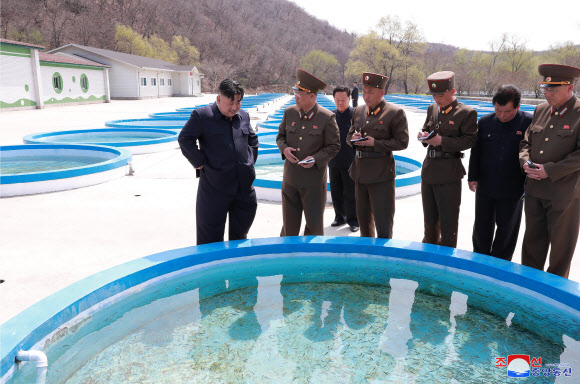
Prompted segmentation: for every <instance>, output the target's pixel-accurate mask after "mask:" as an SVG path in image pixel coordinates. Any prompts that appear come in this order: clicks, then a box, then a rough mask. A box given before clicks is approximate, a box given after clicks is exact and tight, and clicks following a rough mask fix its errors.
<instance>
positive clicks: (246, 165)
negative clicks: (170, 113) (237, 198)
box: [178, 103, 258, 195]
mask: <svg viewBox="0 0 580 384" xmlns="http://www.w3.org/2000/svg"><path fill="white" fill-rule="evenodd" d="M178 140H179V146H180V147H181V152H182V153H183V155H184V156H185V157H186V158H187V160H189V162H190V163H191V164H192V165H193V166H194V167H195V168H199V167H200V166H202V165H203V169H202V170H201V182H204V183H208V184H209V185H211V186H212V187H213V188H214V189H216V190H218V191H221V192H224V193H226V194H229V195H234V194H236V193H238V192H249V191H251V190H252V183H253V182H254V179H255V178H256V172H255V170H254V164H255V163H256V159H257V158H258V137H257V136H256V133H255V132H254V131H253V130H252V127H251V126H250V116H249V115H248V113H247V112H246V111H244V110H240V111H239V112H238V113H237V114H236V115H235V116H234V117H233V118H232V121H231V122H229V121H228V120H227V119H226V118H225V116H224V115H222V113H221V112H220V110H219V108H218V107H217V104H216V103H213V104H212V105H208V106H206V107H203V108H199V109H196V110H194V111H193V112H192V113H191V117H190V118H189V120H188V121H187V123H185V125H184V126H183V129H182V130H181V132H180V133H179V139H178ZM198 142H199V147H198V145H197V144H198Z"/></svg>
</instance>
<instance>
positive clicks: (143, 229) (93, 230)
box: [0, 95, 580, 324]
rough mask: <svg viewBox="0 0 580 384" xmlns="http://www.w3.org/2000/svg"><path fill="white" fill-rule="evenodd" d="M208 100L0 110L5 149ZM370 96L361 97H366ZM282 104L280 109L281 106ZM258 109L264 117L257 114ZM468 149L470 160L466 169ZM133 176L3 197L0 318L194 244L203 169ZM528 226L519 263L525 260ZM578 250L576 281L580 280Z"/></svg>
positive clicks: (409, 203) (267, 208)
mask: <svg viewBox="0 0 580 384" xmlns="http://www.w3.org/2000/svg"><path fill="white" fill-rule="evenodd" d="M213 100H215V96H214V95H205V96H203V97H200V98H164V99H151V100H140V101H127V100H123V101H120V100H119V101H117V100H113V101H112V102H111V103H110V104H88V105H79V106H63V107H54V108H47V109H44V110H24V111H11V112H3V113H0V145H14V144H22V137H23V136H25V135H27V134H31V133H37V132H47V131H55V130H68V129H83V128H84V129H88V128H102V127H104V123H105V122H106V121H108V120H116V119H129V118H144V117H147V115H148V114H149V113H153V112H169V111H174V110H175V109H176V108H180V107H187V106H193V105H196V104H201V103H206V102H211V101H213ZM361 101H362V100H361ZM277 107H278V106H273V107H272V109H275V108H277ZM406 112H407V118H408V120H409V133H410V136H411V142H410V144H409V148H408V149H407V150H405V151H402V152H399V153H400V154H402V155H404V156H407V157H411V158H415V159H418V160H422V159H423V157H424V153H425V150H424V148H423V147H422V146H421V145H420V144H419V143H418V142H417V141H416V140H414V139H413V138H414V137H415V136H416V133H417V132H418V131H419V129H420V128H421V127H422V125H423V122H424V119H425V115H424V112H418V111H414V110H406ZM254 115H255V114H254ZM261 116H263V114H261ZM468 156H469V153H467V158H465V159H464V165H465V166H467V164H468V161H469V158H468ZM133 166H134V169H135V175H134V176H127V177H123V178H121V179H117V180H113V181H110V182H107V183H104V184H100V185H96V186H91V187H86V188H80V189H76V190H71V191H62V192H55V193H49V194H41V195H32V196H21V197H11V198H3V199H0V280H5V282H4V283H2V284H0V308H1V310H0V324H2V323H4V322H5V321H6V320H8V319H10V318H11V317H13V316H15V315H16V314H18V313H19V312H21V311H22V310H24V309H26V308H28V307H29V306H31V305H33V304H34V303H36V302H37V301H39V300H41V299H42V298H44V297H46V296H48V295H50V294H52V293H54V292H56V291H58V290H60V289H62V288H64V287H66V286H68V285H70V284H71V283H73V282H75V281H77V280H80V279H83V278H85V277H87V276H89V275H91V274H93V273H96V272H99V271H102V270H104V269H107V268H110V267H113V266H115V265H118V264H121V263H124V262H126V261H129V260H133V259H135V258H140V257H144V256H147V255H151V254H153V253H157V252H162V251H166V250H170V249H175V248H182V247H187V246H191V245H195V194H196V188H197V180H196V179H195V172H194V170H193V168H192V167H191V165H190V164H189V163H188V162H187V160H186V159H185V158H184V157H183V156H182V155H181V152H180V151H179V149H174V150H170V151H166V152H161V153H155V154H146V155H136V156H134V157H133ZM464 180H465V182H464V187H463V194H462V205H461V214H460V219H459V224H460V225H459V242H458V248H460V249H465V250H472V244H471V231H472V226H473V218H474V200H475V198H474V194H473V193H472V192H471V191H469V189H468V188H467V181H466V179H464ZM422 216H423V212H422V206H421V196H420V195H419V194H418V195H414V196H410V197H405V198H400V199H397V201H396V214H395V224H394V238H396V239H400V240H408V241H417V242H420V241H421V239H422V237H423V224H422ZM333 219H334V211H333V209H332V206H330V205H328V206H327V208H326V211H325V217H324V220H325V223H326V227H325V234H326V235H328V236H359V233H351V232H350V230H349V228H348V226H343V227H340V228H338V229H337V228H332V227H330V223H331V222H332V220H333ZM281 225H282V207H281V205H280V203H273V202H267V201H260V202H259V205H258V212H257V215H256V220H255V221H254V225H253V226H252V229H251V230H250V233H249V237H250V238H260V237H271V236H279V233H280V228H281ZM523 231H524V225H523V224H522V227H521V230H520V237H519V241H518V246H517V248H516V252H515V255H514V260H513V261H514V262H516V263H519V262H520V253H521V240H522V237H523ZM578 253H579V252H578V250H576V252H575V256H576V257H575V260H574V263H573V266H572V270H571V273H570V278H571V279H572V280H575V281H580V257H579V256H578Z"/></svg>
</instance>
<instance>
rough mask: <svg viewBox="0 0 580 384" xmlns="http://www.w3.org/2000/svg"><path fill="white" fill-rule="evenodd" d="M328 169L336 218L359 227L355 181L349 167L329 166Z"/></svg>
mask: <svg viewBox="0 0 580 384" xmlns="http://www.w3.org/2000/svg"><path fill="white" fill-rule="evenodd" d="M328 170H329V176H330V196H332V206H333V207H334V217H335V220H336V221H338V222H346V223H348V225H355V226H357V227H358V220H357V218H356V199H355V192H354V181H353V180H352V179H351V178H350V175H349V174H348V168H333V167H329V168H328Z"/></svg>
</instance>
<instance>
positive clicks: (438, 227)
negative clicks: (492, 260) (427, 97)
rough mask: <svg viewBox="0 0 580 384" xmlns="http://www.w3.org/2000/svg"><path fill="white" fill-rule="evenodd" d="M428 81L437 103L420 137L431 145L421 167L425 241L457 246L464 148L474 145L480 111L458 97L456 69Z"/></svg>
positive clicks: (437, 74) (429, 112)
mask: <svg viewBox="0 0 580 384" xmlns="http://www.w3.org/2000/svg"><path fill="white" fill-rule="evenodd" d="M427 84H428V86H429V92H428V93H430V94H431V95H433V100H435V103H434V104H431V105H430V106H429V109H428V110H427V118H426V119H425V124H424V125H423V130H422V131H421V132H419V134H418V136H417V138H418V139H419V140H420V141H421V142H422V143H423V145H424V146H427V145H428V148H427V157H426V158H425V160H424V161H423V167H422V169H421V198H422V200H423V219H424V224H425V235H424V237H423V243H429V244H437V245H444V246H447V247H454V248H455V247H456V246H457V229H458V226H459V206H460V205H461V179H463V176H464V175H465V168H464V167H463V164H462V163H461V158H463V153H461V151H464V150H466V149H469V148H471V147H473V145H474V144H475V141H476V139H477V112H476V111H475V110H474V109H473V108H471V107H468V106H467V105H465V104H463V103H460V102H459V101H458V100H457V99H456V98H455V74H454V73H453V72H451V71H443V72H436V73H434V74H432V75H430V76H429V77H428V78H427ZM433 135H434V136H433Z"/></svg>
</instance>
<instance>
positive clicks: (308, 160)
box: [298, 157, 316, 164]
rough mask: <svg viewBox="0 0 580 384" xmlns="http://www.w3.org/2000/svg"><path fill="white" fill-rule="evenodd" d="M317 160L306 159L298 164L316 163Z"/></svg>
mask: <svg viewBox="0 0 580 384" xmlns="http://www.w3.org/2000/svg"><path fill="white" fill-rule="evenodd" d="M315 161H316V160H314V158H313V157H311V158H308V159H304V160H302V161H299V162H298V164H310V163H314V162H315Z"/></svg>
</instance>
